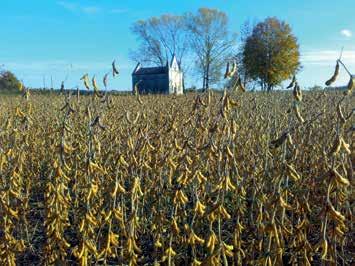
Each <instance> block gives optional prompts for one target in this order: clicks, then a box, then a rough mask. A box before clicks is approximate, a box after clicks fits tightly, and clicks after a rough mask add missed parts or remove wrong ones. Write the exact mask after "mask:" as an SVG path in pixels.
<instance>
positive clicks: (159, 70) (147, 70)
mask: <svg viewBox="0 0 355 266" xmlns="http://www.w3.org/2000/svg"><path fill="white" fill-rule="evenodd" d="M167 72H168V71H167V68H166V67H142V68H139V69H138V70H137V71H136V72H134V73H133V74H134V75H150V74H165V73H167Z"/></svg>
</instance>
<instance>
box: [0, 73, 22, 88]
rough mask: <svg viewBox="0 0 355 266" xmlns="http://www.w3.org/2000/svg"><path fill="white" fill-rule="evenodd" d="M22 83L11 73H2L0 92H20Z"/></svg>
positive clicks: (0, 76)
mask: <svg viewBox="0 0 355 266" xmlns="http://www.w3.org/2000/svg"><path fill="white" fill-rule="evenodd" d="M19 87H20V81H19V80H18V79H17V78H16V76H15V75H14V74H13V73H12V72H10V71H1V72H0V91H4V90H6V91H18V89H19Z"/></svg>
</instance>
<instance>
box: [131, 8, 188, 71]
mask: <svg viewBox="0 0 355 266" xmlns="http://www.w3.org/2000/svg"><path fill="white" fill-rule="evenodd" d="M131 30H132V32H133V33H134V34H135V35H136V37H137V39H138V40H139V42H140V46H139V48H138V49H137V50H136V51H134V52H132V53H131V58H132V59H133V60H134V61H137V62H143V63H148V64H152V65H157V66H161V65H164V64H165V63H166V62H167V61H168V60H169V59H170V58H172V56H173V55H175V56H176V58H177V59H178V61H179V62H180V64H182V63H183V58H184V56H185V55H186V53H187V51H188V45H186V44H187V39H186V31H185V22H184V17H183V16H175V15H168V14H166V15H162V16H160V17H152V18H149V19H147V20H139V21H137V22H135V23H134V24H133V26H132V28H131Z"/></svg>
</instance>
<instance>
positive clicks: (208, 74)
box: [204, 63, 210, 91]
mask: <svg viewBox="0 0 355 266" xmlns="http://www.w3.org/2000/svg"><path fill="white" fill-rule="evenodd" d="M209 80H210V63H207V66H206V84H205V85H206V88H205V90H204V91H207V90H208V89H209V86H210V85H209Z"/></svg>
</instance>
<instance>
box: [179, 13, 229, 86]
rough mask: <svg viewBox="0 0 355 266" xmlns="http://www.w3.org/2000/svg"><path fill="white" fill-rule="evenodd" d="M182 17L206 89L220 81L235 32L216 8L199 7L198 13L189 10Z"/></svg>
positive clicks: (198, 71) (225, 17)
mask: <svg viewBox="0 0 355 266" xmlns="http://www.w3.org/2000/svg"><path fill="white" fill-rule="evenodd" d="M185 18H186V26H187V29H188V31H189V34H188V37H189V40H190V45H191V49H192V50H193V52H194V54H195V57H196V60H195V61H196V69H197V73H198V74H199V75H201V76H202V78H203V89H204V90H206V89H208V88H209V86H210V85H211V84H216V83H217V82H218V81H220V79H221V77H222V71H223V69H224V67H225V64H226V61H227V59H228V58H230V57H231V56H232V54H233V52H232V50H233V48H234V47H235V36H234V35H233V34H231V33H230V32H229V31H228V17H227V15H226V14H225V13H224V12H221V11H219V10H217V9H208V8H200V9H199V10H198V12H197V14H191V13H188V14H186V15H185Z"/></svg>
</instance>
